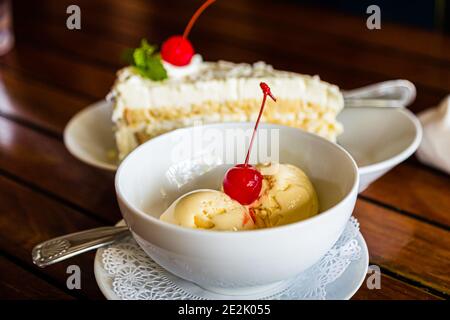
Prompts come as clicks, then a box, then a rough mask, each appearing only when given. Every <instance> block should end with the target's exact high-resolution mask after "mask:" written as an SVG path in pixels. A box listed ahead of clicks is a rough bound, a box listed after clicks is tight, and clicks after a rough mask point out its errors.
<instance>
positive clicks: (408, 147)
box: [338, 108, 422, 192]
mask: <svg viewBox="0 0 450 320" xmlns="http://www.w3.org/2000/svg"><path fill="white" fill-rule="evenodd" d="M338 120H339V121H340V122H341V123H342V124H343V125H344V133H342V134H341V135H340V136H339V137H338V143H339V145H341V146H342V147H344V149H345V150H347V151H348V152H349V153H350V154H351V155H352V156H353V158H354V159H355V161H356V163H357V164H358V166H359V177H360V182H359V192H361V191H363V190H364V189H366V188H367V187H368V186H369V185H370V184H371V183H372V182H374V181H375V180H377V179H378V178H379V177H381V176H382V175H384V174H385V173H386V172H388V171H389V170H391V169H392V168H393V167H395V166H396V165H398V164H399V163H401V162H403V161H404V160H406V159H407V158H408V157H410V156H411V155H412V154H413V153H414V152H415V151H416V150H417V148H418V147H419V144H420V141H421V140H422V126H421V125H420V122H419V120H418V119H417V118H416V116H414V114H412V113H411V111H409V110H407V109H403V108H393V109H382V108H349V109H344V110H342V112H341V113H340V114H339V116H338Z"/></svg>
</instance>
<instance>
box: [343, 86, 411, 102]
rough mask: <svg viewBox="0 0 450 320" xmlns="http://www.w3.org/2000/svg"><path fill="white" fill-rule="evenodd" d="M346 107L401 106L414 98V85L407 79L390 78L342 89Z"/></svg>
mask: <svg viewBox="0 0 450 320" xmlns="http://www.w3.org/2000/svg"><path fill="white" fill-rule="evenodd" d="M343 95H344V104H345V107H346V108H360V107H374V108H403V107H406V106H408V105H410V104H411V103H412V102H413V101H414V99H415V98H416V87H415V86H414V84H413V83H412V82H410V81H408V80H390V81H384V82H380V83H375V84H371V85H369V86H365V87H362V88H358V89H353V90H347V91H343Z"/></svg>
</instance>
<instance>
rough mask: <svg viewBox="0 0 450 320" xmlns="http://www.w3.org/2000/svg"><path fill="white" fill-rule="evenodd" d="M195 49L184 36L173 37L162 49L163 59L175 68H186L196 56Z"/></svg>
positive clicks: (165, 42)
mask: <svg viewBox="0 0 450 320" xmlns="http://www.w3.org/2000/svg"><path fill="white" fill-rule="evenodd" d="M194 53H195V52H194V48H193V47H192V44H191V43H190V42H189V40H188V39H186V38H183V36H172V37H170V38H169V39H167V40H166V41H164V43H163V45H162V47H161V58H163V60H164V61H167V62H169V63H170V64H173V65H174V66H179V67H181V66H185V65H188V64H189V63H190V62H191V59H192V57H193V56H194Z"/></svg>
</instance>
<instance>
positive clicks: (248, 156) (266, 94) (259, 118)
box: [244, 82, 277, 167]
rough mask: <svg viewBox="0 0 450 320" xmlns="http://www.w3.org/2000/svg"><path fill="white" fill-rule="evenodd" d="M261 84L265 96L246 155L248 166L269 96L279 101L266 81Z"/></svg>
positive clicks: (246, 164)
mask: <svg viewBox="0 0 450 320" xmlns="http://www.w3.org/2000/svg"><path fill="white" fill-rule="evenodd" d="M259 86H260V87H261V90H262V92H263V95H264V96H263V99H262V103H261V108H260V109H259V114H258V119H256V123H255V127H254V128H253V134H252V139H251V140H250V145H249V146H248V151H247V156H246V157H245V163H244V166H245V167H247V166H248V161H249V159H250V152H251V151H252V147H253V141H254V140H255V136H256V131H257V130H258V126H259V121H260V120H261V116H262V114H263V111H264V106H265V105H266V100H267V96H269V97H270V98H272V100H273V101H277V99H276V98H275V97H274V96H273V95H272V92H271V91H270V87H269V86H268V85H267V84H266V83H265V82H261V83H260V84H259Z"/></svg>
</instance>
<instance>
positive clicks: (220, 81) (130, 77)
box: [110, 57, 344, 158]
mask: <svg viewBox="0 0 450 320" xmlns="http://www.w3.org/2000/svg"><path fill="white" fill-rule="evenodd" d="M194 60H195V63H193V64H191V65H190V66H189V69H188V70H187V69H183V70H181V71H183V72H179V71H180V70H177V69H174V68H173V67H171V68H170V69H168V73H169V78H168V79H166V80H164V81H152V80H149V79H146V78H143V77H142V76H140V75H139V74H138V73H136V72H135V70H134V69H133V67H127V68H124V69H122V70H120V71H119V72H118V78H117V80H116V82H115V84H114V87H113V88H112V91H111V94H110V97H112V99H113V101H114V111H113V121H114V122H115V124H116V140H117V145H118V148H119V156H120V158H123V157H124V156H126V155H127V154H128V153H129V152H130V151H132V150H133V149H134V148H135V147H136V146H137V145H138V144H140V143H142V142H144V141H145V140H147V139H150V138H152V137H154V136H157V135H159V134H162V133H165V132H167V131H170V130H173V129H177V128H181V127H186V126H191V125H194V124H199V123H200V124H201V123H217V122H227V121H255V119H256V117H257V114H258V111H259V108H260V105H261V89H260V87H259V84H260V82H261V81H264V82H266V83H267V84H268V85H269V86H270V87H271V90H272V92H273V93H274V95H275V96H276V97H277V103H276V104H275V103H273V102H272V101H268V105H267V107H266V109H265V111H264V114H263V118H262V121H265V122H270V123H277V124H283V125H288V126H293V127H297V128H301V129H304V130H307V131H310V132H313V133H317V134H319V135H321V136H323V137H326V138H328V139H330V140H333V141H334V140H335V139H336V136H337V135H338V134H339V133H340V132H341V131H342V127H341V125H340V124H339V123H337V122H336V115H337V114H338V113H339V112H340V110H341V109H342V108H343V104H344V103H343V97H342V94H341V92H340V91H339V88H338V87H337V86H335V85H331V84H329V83H327V82H324V81H321V80H320V79H319V77H317V76H308V75H302V74H297V73H293V72H286V71H279V70H274V69H273V68H272V67H271V66H270V65H267V64H265V63H263V62H258V63H255V64H253V65H250V64H245V63H240V64H236V63H231V62H225V61H219V62H201V58H199V57H196V59H194ZM187 71H188V72H187Z"/></svg>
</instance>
